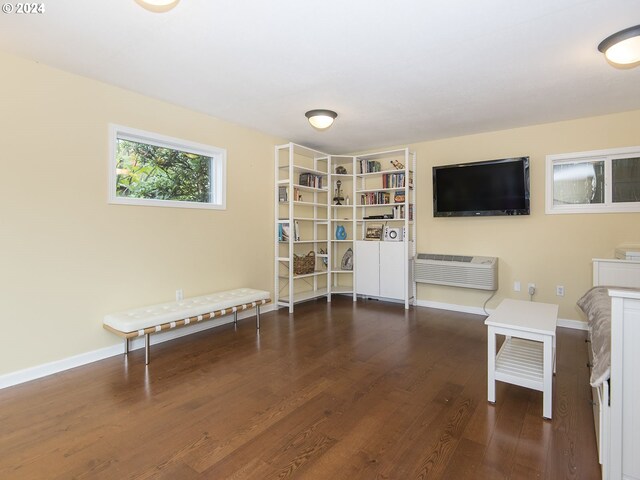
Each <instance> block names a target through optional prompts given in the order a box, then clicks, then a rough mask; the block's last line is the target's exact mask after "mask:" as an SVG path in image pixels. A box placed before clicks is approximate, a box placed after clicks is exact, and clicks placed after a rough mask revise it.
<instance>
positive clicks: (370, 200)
mask: <svg viewBox="0 0 640 480" xmlns="http://www.w3.org/2000/svg"><path fill="white" fill-rule="evenodd" d="M388 203H391V195H390V194H389V192H367V193H363V194H361V195H360V204H361V205H386V204H388Z"/></svg>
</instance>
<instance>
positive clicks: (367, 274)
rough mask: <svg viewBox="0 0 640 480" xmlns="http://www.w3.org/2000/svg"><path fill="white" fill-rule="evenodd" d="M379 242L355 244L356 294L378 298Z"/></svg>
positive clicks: (359, 242)
mask: <svg viewBox="0 0 640 480" xmlns="http://www.w3.org/2000/svg"><path fill="white" fill-rule="evenodd" d="M379 245H380V242H366V241H358V242H356V250H355V252H354V253H355V255H354V262H353V263H354V266H355V269H356V293H357V294H358V295H371V296H373V297H379V296H380V247H379Z"/></svg>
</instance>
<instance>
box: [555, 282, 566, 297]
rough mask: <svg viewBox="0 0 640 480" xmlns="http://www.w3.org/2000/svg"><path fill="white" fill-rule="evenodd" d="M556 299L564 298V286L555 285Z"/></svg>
mask: <svg viewBox="0 0 640 480" xmlns="http://www.w3.org/2000/svg"><path fill="white" fill-rule="evenodd" d="M556 297H564V285H556Z"/></svg>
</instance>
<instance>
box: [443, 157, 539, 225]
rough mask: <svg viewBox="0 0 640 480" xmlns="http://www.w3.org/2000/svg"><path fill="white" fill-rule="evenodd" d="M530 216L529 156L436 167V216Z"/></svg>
mask: <svg viewBox="0 0 640 480" xmlns="http://www.w3.org/2000/svg"><path fill="white" fill-rule="evenodd" d="M483 215H529V157H518V158H504V159H501V160H490V161H485V162H473V163H460V164H458V165H443V166H440V167H433V216H434V217H475V216H483Z"/></svg>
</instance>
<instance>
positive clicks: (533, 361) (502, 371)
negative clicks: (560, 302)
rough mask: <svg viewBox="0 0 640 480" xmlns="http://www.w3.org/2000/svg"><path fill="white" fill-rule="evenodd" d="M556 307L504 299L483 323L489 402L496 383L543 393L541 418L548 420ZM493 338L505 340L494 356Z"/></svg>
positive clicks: (494, 397) (553, 364)
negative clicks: (485, 340)
mask: <svg viewBox="0 0 640 480" xmlns="http://www.w3.org/2000/svg"><path fill="white" fill-rule="evenodd" d="M557 322H558V306H557V305H553V304H549V303H538V302H526V301H522V300H511V299H505V300H503V301H502V302H500V305H498V308H496V309H495V311H494V312H493V313H492V314H491V315H489V317H487V319H486V320H485V321H484V323H485V325H487V327H488V342H487V343H488V345H487V354H488V395H487V396H488V399H489V402H491V403H495V401H496V381H500V382H506V383H511V384H513V385H520V386H521V387H526V388H531V389H533V390H539V391H541V392H542V416H543V417H545V418H548V419H551V401H552V398H553V397H552V392H553V390H552V388H553V373H554V372H555V352H556V324H557ZM496 335H504V336H505V337H506V339H505V341H504V343H503V344H502V347H501V348H500V351H499V352H498V353H497V355H496Z"/></svg>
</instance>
